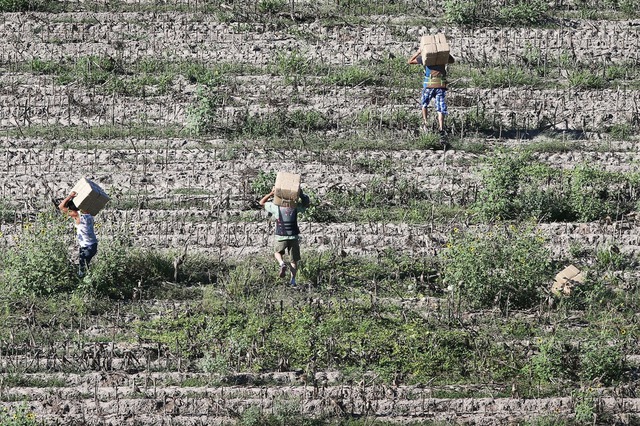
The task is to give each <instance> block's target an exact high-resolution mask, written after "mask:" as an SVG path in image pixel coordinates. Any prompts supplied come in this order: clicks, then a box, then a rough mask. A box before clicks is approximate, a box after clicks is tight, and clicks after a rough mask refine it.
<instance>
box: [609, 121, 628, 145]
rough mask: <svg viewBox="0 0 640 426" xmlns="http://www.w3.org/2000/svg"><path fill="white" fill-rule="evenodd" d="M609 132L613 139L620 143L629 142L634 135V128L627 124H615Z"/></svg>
mask: <svg viewBox="0 0 640 426" xmlns="http://www.w3.org/2000/svg"><path fill="white" fill-rule="evenodd" d="M608 132H609V134H610V135H611V137H612V138H613V139H615V140H619V141H625V140H629V139H630V138H631V136H632V135H633V134H634V130H633V127H631V126H630V125H629V124H625V123H620V124H614V125H613V126H611V128H609V129H608Z"/></svg>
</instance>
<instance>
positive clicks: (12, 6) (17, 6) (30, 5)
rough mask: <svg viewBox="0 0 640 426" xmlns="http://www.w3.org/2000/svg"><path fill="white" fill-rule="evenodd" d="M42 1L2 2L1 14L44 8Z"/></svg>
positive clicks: (0, 5)
mask: <svg viewBox="0 0 640 426" xmlns="http://www.w3.org/2000/svg"><path fill="white" fill-rule="evenodd" d="M42 3H43V2H42V1H41V0H0V12H28V11H36V10H39V9H41V8H42Z"/></svg>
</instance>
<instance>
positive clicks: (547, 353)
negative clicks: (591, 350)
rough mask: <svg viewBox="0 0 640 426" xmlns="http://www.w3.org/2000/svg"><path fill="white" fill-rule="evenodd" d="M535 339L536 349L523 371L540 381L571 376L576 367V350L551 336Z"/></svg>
mask: <svg viewBox="0 0 640 426" xmlns="http://www.w3.org/2000/svg"><path fill="white" fill-rule="evenodd" d="M536 341H537V347H538V351H537V353H535V354H534V355H533V356H532V357H531V358H530V359H529V362H528V363H527V364H526V365H525V366H524V368H523V372H524V373H525V374H526V375H527V376H529V377H530V378H531V379H532V380H534V381H536V382H540V383H552V382H554V381H556V380H558V379H570V378H572V376H573V375H574V374H575V371H576V370H577V368H578V352H577V350H576V349H575V348H574V347H573V346H572V345H570V344H566V343H564V342H563V341H562V340H558V339H556V338H553V337H552V338H549V339H542V338H539V339H536Z"/></svg>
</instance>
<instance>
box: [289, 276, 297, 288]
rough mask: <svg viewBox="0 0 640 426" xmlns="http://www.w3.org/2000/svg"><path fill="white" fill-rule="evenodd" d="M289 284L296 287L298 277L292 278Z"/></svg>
mask: <svg viewBox="0 0 640 426" xmlns="http://www.w3.org/2000/svg"><path fill="white" fill-rule="evenodd" d="M289 285H290V286H291V287H295V286H296V279H295V278H291V282H290V283H289Z"/></svg>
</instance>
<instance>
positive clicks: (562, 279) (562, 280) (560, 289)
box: [551, 265, 584, 296]
mask: <svg viewBox="0 0 640 426" xmlns="http://www.w3.org/2000/svg"><path fill="white" fill-rule="evenodd" d="M582 283H584V275H582V272H580V270H579V269H578V268H576V267H575V266H573V265H569V266H567V267H566V268H564V269H563V270H562V271H560V272H558V273H557V274H556V278H555V282H554V283H553V285H552V286H551V292H552V293H553V294H555V295H556V296H569V295H570V294H571V291H572V290H573V288H574V287H575V286H576V285H579V284H582Z"/></svg>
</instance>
